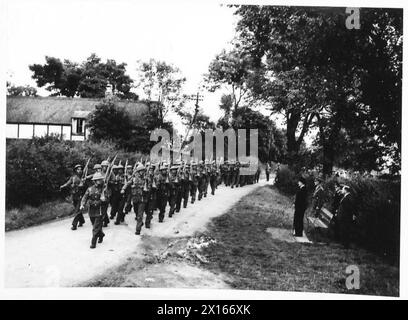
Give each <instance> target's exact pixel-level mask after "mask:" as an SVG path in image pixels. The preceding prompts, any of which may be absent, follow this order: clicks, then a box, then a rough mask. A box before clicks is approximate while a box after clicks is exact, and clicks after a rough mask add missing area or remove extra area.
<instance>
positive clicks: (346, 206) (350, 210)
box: [336, 185, 356, 249]
mask: <svg viewBox="0 0 408 320" xmlns="http://www.w3.org/2000/svg"><path fill="white" fill-rule="evenodd" d="M342 192H343V198H342V199H341V201H340V204H339V209H338V211H337V215H336V223H337V225H338V233H339V237H340V241H341V243H342V244H343V246H344V247H345V248H346V249H348V248H349V247H350V243H351V234H352V232H353V224H354V221H355V220H356V216H355V215H354V206H353V199H352V196H351V188H350V187H349V186H347V185H345V186H343V189H342Z"/></svg>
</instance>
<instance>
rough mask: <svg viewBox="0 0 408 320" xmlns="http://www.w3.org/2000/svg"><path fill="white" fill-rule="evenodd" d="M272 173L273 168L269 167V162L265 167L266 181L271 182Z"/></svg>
mask: <svg viewBox="0 0 408 320" xmlns="http://www.w3.org/2000/svg"><path fill="white" fill-rule="evenodd" d="M270 172H271V166H270V165H269V162H267V163H266V166H265V174H266V181H269V174H270Z"/></svg>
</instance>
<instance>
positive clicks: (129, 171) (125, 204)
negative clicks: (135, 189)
mask: <svg viewBox="0 0 408 320" xmlns="http://www.w3.org/2000/svg"><path fill="white" fill-rule="evenodd" d="M125 170H126V171H125V173H124V175H123V185H122V188H121V190H120V195H121V198H120V203H119V210H118V214H117V215H116V220H115V225H119V224H121V223H122V222H125V215H127V214H128V213H129V212H130V211H131V210H132V197H131V192H130V189H131V188H130V184H129V183H128V182H129V181H132V178H133V167H132V166H131V165H127V166H126V168H125ZM122 190H125V191H124V192H122Z"/></svg>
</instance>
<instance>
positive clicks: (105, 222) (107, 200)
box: [101, 160, 115, 228]
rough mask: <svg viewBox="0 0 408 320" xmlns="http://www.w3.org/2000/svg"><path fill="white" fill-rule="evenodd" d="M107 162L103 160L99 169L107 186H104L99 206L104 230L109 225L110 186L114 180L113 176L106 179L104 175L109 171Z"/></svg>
mask: <svg viewBox="0 0 408 320" xmlns="http://www.w3.org/2000/svg"><path fill="white" fill-rule="evenodd" d="M109 165H110V163H109V161H107V160H103V161H102V162H101V167H102V171H101V173H102V175H103V176H104V177H105V183H106V184H107V185H106V186H104V194H103V195H102V204H101V210H102V215H103V226H104V227H105V228H106V227H107V226H108V224H109V216H108V207H109V203H110V198H111V196H112V184H113V180H114V179H115V176H114V175H113V174H110V177H109V179H108V177H106V175H109V172H108V169H109ZM106 179H108V180H106Z"/></svg>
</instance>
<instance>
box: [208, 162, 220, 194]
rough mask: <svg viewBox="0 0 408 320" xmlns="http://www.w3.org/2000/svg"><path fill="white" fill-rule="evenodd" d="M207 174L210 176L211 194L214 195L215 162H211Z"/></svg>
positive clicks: (215, 180)
mask: <svg viewBox="0 0 408 320" xmlns="http://www.w3.org/2000/svg"><path fill="white" fill-rule="evenodd" d="M209 176H210V186H211V194H212V195H214V194H215V189H216V188H217V179H218V170H217V164H216V163H215V161H214V162H213V163H212V166H211V169H210V173H209Z"/></svg>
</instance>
